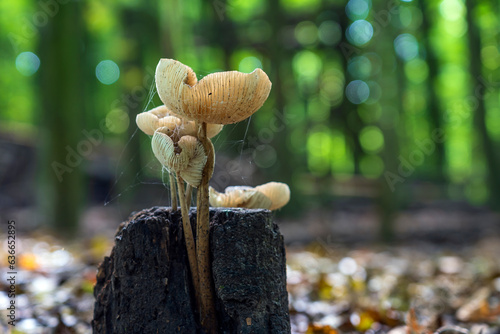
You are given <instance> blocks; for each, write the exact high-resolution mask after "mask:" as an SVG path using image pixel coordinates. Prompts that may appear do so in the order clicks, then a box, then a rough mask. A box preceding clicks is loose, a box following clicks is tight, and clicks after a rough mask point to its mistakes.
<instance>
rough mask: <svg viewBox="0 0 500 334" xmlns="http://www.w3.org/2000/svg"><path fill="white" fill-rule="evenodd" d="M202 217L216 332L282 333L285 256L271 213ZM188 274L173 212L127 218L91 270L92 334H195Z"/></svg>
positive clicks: (285, 329) (285, 323) (221, 212)
mask: <svg viewBox="0 0 500 334" xmlns="http://www.w3.org/2000/svg"><path fill="white" fill-rule="evenodd" d="M210 217H211V219H210V220H211V225H210V233H211V257H212V259H213V260H212V273H213V277H214V283H215V286H214V290H215V292H216V309H217V318H218V319H217V320H218V323H219V327H220V328H219V332H220V333H290V322H289V314H288V294H287V291H286V262H285V248H284V243H283V237H282V235H281V234H280V232H279V229H278V226H277V225H276V224H275V223H273V221H272V215H271V213H270V212H269V211H267V210H245V209H227V208H220V209H211V211H210ZM190 218H191V222H192V223H194V222H195V221H196V212H195V211H194V210H191V213H190ZM194 230H195V229H194ZM188 268H189V265H188V262H187V254H186V247H185V245H184V237H183V233H182V222H181V214H180V211H178V212H174V213H172V212H170V209H167V208H158V207H154V208H151V209H147V210H143V211H141V212H139V213H137V214H135V215H133V216H132V217H131V218H130V219H129V220H128V221H127V222H124V223H122V225H121V226H120V228H119V230H118V232H117V234H116V240H115V247H114V248H113V250H112V252H111V255H110V256H109V257H106V258H105V259H104V262H103V263H101V265H100V266H99V270H98V273H97V284H96V286H95V289H94V295H95V298H96V302H95V309H94V320H93V322H92V327H93V330H94V333H144V334H147V333H201V330H200V326H199V323H198V314H196V311H195V310H196V307H195V298H194V293H193V288H192V285H191V279H190V277H189V269H188Z"/></svg>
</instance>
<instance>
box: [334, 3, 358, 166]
mask: <svg viewBox="0 0 500 334" xmlns="http://www.w3.org/2000/svg"><path fill="white" fill-rule="evenodd" d="M337 11H338V12H340V13H342V14H341V15H339V24H340V26H341V29H342V38H341V40H340V43H339V49H340V52H341V54H342V56H343V57H342V59H343V62H342V71H343V72H344V78H345V83H344V94H343V100H342V103H341V104H340V106H338V107H337V109H336V111H335V112H337V113H338V115H339V116H338V117H339V118H340V119H341V121H342V124H343V125H344V133H345V136H346V142H347V143H348V145H349V146H350V148H351V152H352V157H353V165H354V171H353V173H354V174H355V175H358V174H360V173H361V172H360V168H359V163H360V161H361V158H362V157H363V148H362V147H361V142H360V141H359V133H360V132H361V129H362V128H363V121H362V120H361V118H360V117H359V114H358V111H357V106H356V105H354V104H353V103H351V102H350V101H349V100H348V99H347V97H346V95H345V88H346V87H347V85H348V83H349V82H350V81H351V80H352V78H351V75H350V74H349V71H348V70H347V64H348V62H349V60H350V59H351V58H353V57H355V56H359V55H361V54H362V51H361V49H359V48H357V47H355V46H354V45H351V43H350V42H349V41H348V40H347V38H346V31H347V28H348V26H349V24H350V22H349V18H348V17H347V15H345V13H343V11H345V9H344V6H341V7H340V8H338V9H337Z"/></svg>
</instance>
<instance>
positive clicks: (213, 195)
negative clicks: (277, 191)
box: [209, 186, 271, 209]
mask: <svg viewBox="0 0 500 334" xmlns="http://www.w3.org/2000/svg"><path fill="white" fill-rule="evenodd" d="M209 201H210V205H211V206H214V207H227V208H248V209H269V208H270V207H271V200H270V199H269V198H267V197H266V196H265V195H264V194H263V193H261V192H258V191H256V190H255V189H254V188H251V187H244V186H236V187H227V188H226V190H225V191H224V193H219V192H217V191H216V190H215V189H214V188H212V187H210V188H209Z"/></svg>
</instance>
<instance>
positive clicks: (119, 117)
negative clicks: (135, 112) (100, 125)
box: [106, 109, 130, 134]
mask: <svg viewBox="0 0 500 334" xmlns="http://www.w3.org/2000/svg"><path fill="white" fill-rule="evenodd" d="M129 124H130V118H129V116H128V115H127V113H126V112H125V111H123V110H121V109H113V110H111V111H110V112H109V113H108V114H107V115H106V127H107V128H108V130H109V131H110V132H112V133H116V134H119V133H123V132H125V131H127V129H128V126H129Z"/></svg>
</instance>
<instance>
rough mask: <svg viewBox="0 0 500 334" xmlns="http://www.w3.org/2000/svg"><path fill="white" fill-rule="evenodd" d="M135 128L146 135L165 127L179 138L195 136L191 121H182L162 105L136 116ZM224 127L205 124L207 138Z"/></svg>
mask: <svg viewBox="0 0 500 334" xmlns="http://www.w3.org/2000/svg"><path fill="white" fill-rule="evenodd" d="M135 121H136V123H137V126H138V127H139V129H141V130H142V132H144V133H145V134H147V135H150V136H152V135H154V133H155V131H156V129H158V128H161V127H167V128H169V129H170V130H171V131H172V132H175V133H176V134H177V135H178V136H179V137H182V136H185V135H189V136H194V137H196V136H197V132H198V131H197V128H196V125H195V123H194V122H193V121H186V120H183V119H182V118H181V117H179V116H177V115H175V114H173V113H172V112H170V111H169V110H168V108H167V107H165V106H164V105H162V106H159V107H156V108H154V109H151V110H149V111H145V112H142V113H140V114H137V116H136V119H135ZM223 127H224V125H222V124H207V137H208V138H212V137H215V136H216V135H217V134H219V132H221V130H222V128H223Z"/></svg>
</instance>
